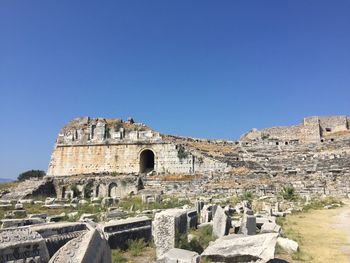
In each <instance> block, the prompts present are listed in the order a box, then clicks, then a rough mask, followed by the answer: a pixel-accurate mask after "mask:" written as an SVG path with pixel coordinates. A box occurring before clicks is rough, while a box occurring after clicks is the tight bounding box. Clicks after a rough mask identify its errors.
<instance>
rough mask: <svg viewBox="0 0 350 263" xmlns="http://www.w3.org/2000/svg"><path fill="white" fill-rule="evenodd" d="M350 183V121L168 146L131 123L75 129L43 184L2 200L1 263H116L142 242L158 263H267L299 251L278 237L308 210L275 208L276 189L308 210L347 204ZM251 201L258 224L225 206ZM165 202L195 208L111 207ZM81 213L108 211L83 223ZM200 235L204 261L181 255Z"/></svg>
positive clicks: (28, 184) (60, 142)
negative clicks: (254, 199) (207, 234)
mask: <svg viewBox="0 0 350 263" xmlns="http://www.w3.org/2000/svg"><path fill="white" fill-rule="evenodd" d="M348 178H350V131H349V118H347V117H345V116H331V117H309V118H305V119H304V121H303V123H302V124H300V125H296V126H291V127H274V128H268V129H263V130H261V131H258V130H255V129H254V130H252V131H250V132H248V133H246V134H244V135H243V136H242V137H241V138H240V140H238V141H226V140H208V139H198V138H188V137H179V136H172V135H164V134H160V133H158V132H155V131H153V130H151V129H150V128H148V127H147V126H145V125H143V124H139V123H135V122H134V121H133V120H132V119H129V120H128V121H127V122H123V121H122V120H118V119H102V118H98V119H90V118H88V117H84V118H79V119H75V120H73V121H71V122H70V123H68V124H67V125H66V126H65V127H63V129H62V130H61V131H60V133H59V135H58V137H57V140H56V143H55V146H54V149H53V152H52V156H51V161H50V164H49V168H48V172H47V176H46V177H45V178H44V179H43V180H27V181H24V182H22V183H20V184H18V185H17V186H16V187H15V188H12V189H6V190H3V191H1V192H0V209H4V211H6V213H4V217H5V218H3V219H1V223H2V227H1V228H2V229H1V230H0V262H11V263H17V262H31V263H32V262H42V263H47V262H50V263H54V262H55V263H61V262H62V263H63V262H77V263H97V262H106V263H109V262H111V260H112V259H111V249H119V248H125V247H126V246H128V240H136V239H139V238H143V239H144V240H145V241H153V242H154V244H155V251H156V257H157V262H159V263H160V262H183V263H192V262H196V263H197V262H199V260H200V258H202V259H207V260H211V261H212V262H237V261H239V262H268V261H269V260H272V259H274V257H275V255H274V253H275V246H276V244H279V246H280V247H282V248H283V249H284V250H286V251H288V253H294V252H296V251H297V249H298V244H297V243H296V242H295V241H293V240H289V239H286V238H283V233H282V230H281V227H280V226H279V225H278V224H276V218H277V217H284V216H286V215H287V214H289V213H291V211H300V210H301V209H302V208H301V207H300V206H299V204H295V203H293V202H285V203H283V204H280V203H279V201H278V200H277V199H278V198H277V193H278V192H279V191H280V190H281V188H283V187H284V186H291V187H293V188H294V189H295V191H296V193H298V194H299V195H300V196H302V197H304V198H305V200H306V203H307V202H308V200H309V199H310V198H311V197H312V196H321V195H337V196H341V197H348V194H349V190H350V189H349V188H350V183H349V179H348ZM245 192H251V193H254V194H255V195H256V196H258V197H260V198H259V201H260V202H261V208H260V209H259V211H258V212H256V213H255V214H254V213H253V211H252V210H251V206H250V204H249V203H248V202H245V201H243V202H240V203H238V204H237V205H236V206H231V205H229V204H228V203H229V200H230V198H231V197H232V196H234V195H237V196H238V195H242V194H243V193H245ZM164 194H166V195H167V196H171V197H174V196H177V197H178V201H179V200H189V203H190V205H184V206H182V205H179V203H178V205H177V207H176V208H172V209H156V208H154V209H151V210H142V209H139V210H136V211H135V209H134V204H132V205H131V207H130V209H128V210H127V211H126V210H123V209H121V208H120V207H115V206H117V205H118V202H120V201H121V200H122V199H123V198H125V197H131V196H133V195H138V196H139V197H140V202H142V204H158V205H159V204H161V203H166V199H164V200H163V195H164ZM213 196H220V198H216V199H214V198H213ZM222 196H224V197H222ZM40 197H47V198H46V199H45V201H42V200H37V199H39V198H40ZM168 199H169V198H168ZM168 202H169V200H168ZM167 204H168V203H167ZM32 205H37V206H41V208H42V209H46V210H47V211H56V210H55V209H58V210H57V211H60V210H61V209H63V210H64V209H75V210H76V211H73V212H70V213H68V214H66V213H64V212H63V213H61V214H60V213H57V214H54V215H48V214H46V213H37V214H27V211H26V209H25V207H26V206H29V207H30V206H32ZM282 205H283V209H282ZM333 205H334V206H337V205H338V204H332V205H331V207H333ZM175 206H176V205H175ZM173 207H174V206H173ZM79 208H87V209H88V210H89V211H93V210H94V209H97V211H98V209H99V208H104V209H105V210H103V212H101V214H98V213H83V214H80V213H78V211H77V210H78V209H79ZM62 220H63V221H65V222H60V221H62ZM196 228H198V229H201V228H210V229H211V231H212V236H213V237H215V238H217V239H216V240H215V242H212V243H210V244H209V246H208V247H207V248H205V249H204V251H201V252H200V253H197V252H195V251H188V250H184V249H180V248H179V245H180V243H181V242H180V241H181V240H183V238H185V239H186V240H187V239H189V238H190V236H188V235H187V234H188V230H189V229H196ZM192 238H193V237H192Z"/></svg>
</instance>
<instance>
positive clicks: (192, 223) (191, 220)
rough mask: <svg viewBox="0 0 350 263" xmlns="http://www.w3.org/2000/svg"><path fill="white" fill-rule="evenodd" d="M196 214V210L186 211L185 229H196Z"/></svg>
mask: <svg viewBox="0 0 350 263" xmlns="http://www.w3.org/2000/svg"><path fill="white" fill-rule="evenodd" d="M197 224H198V214H197V211H196V209H188V210H187V228H197Z"/></svg>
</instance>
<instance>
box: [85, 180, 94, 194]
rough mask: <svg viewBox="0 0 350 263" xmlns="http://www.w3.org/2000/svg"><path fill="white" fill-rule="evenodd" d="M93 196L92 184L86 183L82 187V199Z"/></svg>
mask: <svg viewBox="0 0 350 263" xmlns="http://www.w3.org/2000/svg"><path fill="white" fill-rule="evenodd" d="M92 195H93V185H92V183H91V182H90V183H87V184H86V185H84V188H83V196H84V198H90V197H92Z"/></svg>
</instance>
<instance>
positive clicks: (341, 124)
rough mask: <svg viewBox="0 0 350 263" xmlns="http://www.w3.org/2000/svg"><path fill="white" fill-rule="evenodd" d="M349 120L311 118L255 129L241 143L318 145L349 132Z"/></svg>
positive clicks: (337, 117)
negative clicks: (260, 141)
mask: <svg viewBox="0 0 350 263" xmlns="http://www.w3.org/2000/svg"><path fill="white" fill-rule="evenodd" d="M349 127H350V119H349V118H348V117H346V116H313V117H307V118H304V120H303V122H302V123H301V124H299V125H294V126H277V127H272V128H267V129H262V130H261V131H258V130H256V129H253V130H251V131H250V132H248V133H246V134H244V135H243V136H242V137H241V140H242V141H251V140H263V139H269V140H276V141H283V142H285V143H289V142H291V143H319V142H323V141H325V140H329V139H332V136H336V137H339V135H342V134H343V133H347V132H349Z"/></svg>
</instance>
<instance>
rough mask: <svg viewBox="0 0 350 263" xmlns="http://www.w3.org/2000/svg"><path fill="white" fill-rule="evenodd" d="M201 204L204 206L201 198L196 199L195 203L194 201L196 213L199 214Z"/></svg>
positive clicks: (201, 207)
mask: <svg viewBox="0 0 350 263" xmlns="http://www.w3.org/2000/svg"><path fill="white" fill-rule="evenodd" d="M203 206H204V201H203V200H197V201H196V203H195V207H196V210H197V214H198V215H200V213H201V211H202V209H203Z"/></svg>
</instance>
